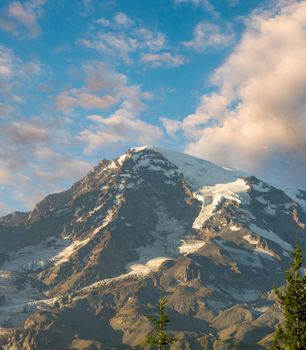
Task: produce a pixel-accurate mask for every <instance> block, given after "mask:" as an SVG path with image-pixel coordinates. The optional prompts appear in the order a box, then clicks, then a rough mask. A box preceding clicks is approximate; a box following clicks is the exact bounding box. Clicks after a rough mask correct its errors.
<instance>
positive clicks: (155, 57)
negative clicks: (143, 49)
mask: <svg viewBox="0 0 306 350" xmlns="http://www.w3.org/2000/svg"><path fill="white" fill-rule="evenodd" d="M140 60H141V62H144V63H148V64H150V65H151V66H152V67H178V66H181V65H183V64H185V63H186V62H187V59H186V58H185V57H184V56H182V55H173V54H171V53H169V52H161V53H143V54H142V55H141V57H140Z"/></svg>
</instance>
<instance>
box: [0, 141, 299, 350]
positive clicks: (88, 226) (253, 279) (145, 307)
mask: <svg viewBox="0 0 306 350" xmlns="http://www.w3.org/2000/svg"><path fill="white" fill-rule="evenodd" d="M290 193H291V194H289V195H287V194H286V193H285V192H284V191H282V190H280V189H277V188H275V187H273V186H270V185H269V184H267V183H265V182H263V181H261V180H259V179H257V178H255V177H253V176H249V175H247V174H244V173H241V172H237V171H235V170H233V169H227V168H222V167H219V166H217V165H214V164H212V163H210V162H208V161H204V160H200V159H197V158H194V157H191V156H187V155H184V154H180V153H176V152H171V151H167V150H161V149H157V148H151V147H144V148H133V149H130V150H129V151H128V152H127V153H125V154H124V155H122V156H121V157H119V158H117V159H114V160H111V161H107V160H103V161H101V162H100V163H99V164H98V165H97V166H96V167H95V168H94V169H92V170H91V171H90V172H89V173H88V175H87V176H86V177H84V178H83V179H82V180H81V181H79V182H77V183H76V184H75V185H73V186H72V187H71V188H70V189H69V190H67V191H65V192H62V193H57V194H52V195H49V196H47V197H46V198H45V199H44V200H42V201H41V202H40V203H38V204H37V205H36V207H35V208H34V209H33V211H31V212H29V213H18V212H15V213H12V214H10V215H7V216H5V217H3V218H0V239H1V245H0V287H1V291H0V327H1V328H0V346H1V347H2V348H3V349H6V350H13V349H14V350H19V349H20V350H21V349H23V350H24V349H31V350H36V349H37V350H47V349H48V350H49V349H50V350H57V349H58V350H63V349H84V350H85V349H132V348H135V347H137V346H138V347H140V348H145V344H144V340H145V338H146V335H148V334H149V333H150V332H151V331H152V326H151V324H150V322H149V320H148V318H147V317H146V315H148V314H153V313H155V310H156V304H157V301H158V298H159V289H160V285H162V287H163V289H164V293H165V295H166V297H167V300H168V304H167V308H168V309H167V310H168V313H169V315H170V318H171V323H170V330H171V331H172V332H173V333H176V334H177V335H178V336H179V339H180V340H179V342H178V343H176V344H175V345H174V346H173V349H202V348H203V347H206V348H207V349H215V350H217V349H218V350H222V349H230V348H233V347H234V346H236V348H238V349H264V348H265V344H266V342H267V341H268V340H269V334H271V333H272V332H273V328H274V325H275V323H276V322H278V320H279V318H280V311H279V309H278V308H277V306H276V305H275V303H274V299H273V293H272V292H271V291H272V289H273V285H281V284H282V283H283V282H284V271H285V270H286V269H287V268H288V264H289V261H290V253H291V251H292V250H293V249H294V246H295V242H296V239H297V238H298V240H299V242H300V244H301V245H302V248H303V249H304V251H306V229H305V223H306V196H305V193H306V192H305V191H303V190H298V191H296V192H294V193H293V192H290Z"/></svg>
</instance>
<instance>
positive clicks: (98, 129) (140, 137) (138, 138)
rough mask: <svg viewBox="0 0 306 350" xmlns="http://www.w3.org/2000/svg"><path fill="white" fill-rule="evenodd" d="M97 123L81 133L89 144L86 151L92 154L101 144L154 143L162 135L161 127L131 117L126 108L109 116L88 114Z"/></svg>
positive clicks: (82, 137) (107, 145) (82, 138)
mask: <svg viewBox="0 0 306 350" xmlns="http://www.w3.org/2000/svg"><path fill="white" fill-rule="evenodd" d="M88 119H89V120H90V121H92V122H94V123H95V124H94V125H93V126H92V128H90V129H86V130H83V131H82V132H81V133H80V136H79V138H80V140H81V141H83V142H85V143H86V144H87V146H86V148H85V152H86V153H87V154H90V153H92V152H94V151H95V150H97V149H99V148H100V147H101V146H106V147H109V145H114V144H120V145H125V144H128V143H131V142H132V143H133V144H140V145H142V144H154V143H155V142H156V141H158V140H159V139H160V138H161V137H162V131H161V130H160V129H159V127H157V126H154V125H151V124H148V123H146V122H144V121H142V120H140V119H136V118H129V116H125V115H124V110H121V111H118V112H117V113H115V114H112V115H110V116H109V117H107V118H103V117H102V116H99V115H91V116H88Z"/></svg>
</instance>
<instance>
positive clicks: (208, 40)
mask: <svg viewBox="0 0 306 350" xmlns="http://www.w3.org/2000/svg"><path fill="white" fill-rule="evenodd" d="M234 39H235V36H234V33H233V31H232V30H231V29H230V28H229V26H227V28H223V29H221V28H220V27H219V26H218V25H216V24H213V23H198V24H197V26H196V27H195V29H194V36H193V38H192V39H191V40H190V41H185V42H182V45H183V46H185V47H187V48H189V49H192V50H195V51H197V52H203V51H204V50H206V49H207V48H216V47H224V46H229V45H231V44H233V42H234Z"/></svg>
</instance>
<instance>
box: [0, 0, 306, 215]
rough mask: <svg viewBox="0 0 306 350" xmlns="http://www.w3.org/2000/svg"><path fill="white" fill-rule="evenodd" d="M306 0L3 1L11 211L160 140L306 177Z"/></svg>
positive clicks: (3, 209)
mask: <svg viewBox="0 0 306 350" xmlns="http://www.w3.org/2000/svg"><path fill="white" fill-rule="evenodd" d="M305 28H306V5H305V1H292V0H288V1H284V0H281V1H271V0H269V1H263V0H248V1H242V0H214V1H212V0H126V1H119V0H103V1H101V0H97V1H96V0H67V1H62V0H52V1H48V0H24V1H21V0H19V1H17V0H2V1H1V4H0V39H1V40H0V84H1V91H0V99H1V100H0V122H1V130H0V146H1V148H0V214H5V213H7V212H10V211H12V210H28V209H29V208H31V207H32V206H33V204H34V203H35V202H37V201H38V200H40V199H41V198H42V197H43V196H44V195H46V194H48V193H50V192H56V191H59V190H61V189H64V188H66V187H67V186H69V185H70V184H72V183H73V182H74V181H76V180H77V179H79V178H80V177H81V176H83V175H84V174H85V173H86V171H88V169H89V168H90V167H91V166H93V165H95V164H96V163H97V162H98V160H99V159H101V158H111V157H114V156H117V155H119V154H120V153H122V152H124V151H125V150H126V149H127V148H129V147H131V146H137V145H143V144H154V145H159V146H162V147H166V148H171V149H176V150H179V151H185V152H187V153H191V154H193V155H196V156H199V157H202V158H206V159H209V160H211V161H214V162H216V163H218V164H223V165H229V166H234V167H238V168H241V169H244V170H246V171H249V172H252V173H254V174H256V175H258V176H260V177H263V178H265V179H268V180H269V181H272V182H274V183H280V184H285V185H288V186H291V187H295V186H299V187H303V186H304V187H306V180H305V179H306V156H305V153H306V152H305V147H306V141H305V136H304V135H305V131H306V113H305V100H306V74H305V72H304V71H305V69H304V60H305V57H306V32H305Z"/></svg>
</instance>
